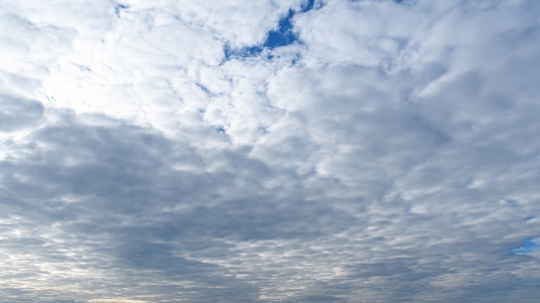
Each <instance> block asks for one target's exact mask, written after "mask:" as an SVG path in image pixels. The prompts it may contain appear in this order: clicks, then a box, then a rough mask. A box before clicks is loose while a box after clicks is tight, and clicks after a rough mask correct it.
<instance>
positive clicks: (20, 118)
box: [0, 95, 44, 131]
mask: <svg viewBox="0 0 540 303" xmlns="http://www.w3.org/2000/svg"><path fill="white" fill-rule="evenodd" d="M0 100H1V101H0V102H1V107H0V130H1V131H13V130H17V129H20V128H23V127H26V126H31V125H34V124H36V123H38V122H39V120H40V119H41V117H42V116H43V111H44V109H43V105H42V104H41V103H40V102H38V101H36V100H27V99H25V98H21V97H15V96H10V95H0Z"/></svg>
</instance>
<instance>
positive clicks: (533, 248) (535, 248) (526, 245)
mask: <svg viewBox="0 0 540 303" xmlns="http://www.w3.org/2000/svg"><path fill="white" fill-rule="evenodd" d="M538 242H540V238H536V239H525V241H523V245H521V247H519V248H514V249H512V253H514V254H515V255H526V254H530V253H533V252H540V245H539V244H538Z"/></svg>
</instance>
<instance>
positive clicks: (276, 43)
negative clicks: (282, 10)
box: [224, 0, 315, 65]
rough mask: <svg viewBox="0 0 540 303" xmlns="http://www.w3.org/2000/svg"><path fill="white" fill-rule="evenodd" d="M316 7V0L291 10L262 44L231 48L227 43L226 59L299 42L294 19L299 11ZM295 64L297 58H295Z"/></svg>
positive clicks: (249, 55)
mask: <svg viewBox="0 0 540 303" xmlns="http://www.w3.org/2000/svg"><path fill="white" fill-rule="evenodd" d="M314 8H315V0H309V1H308V2H307V3H304V4H303V5H302V6H301V8H300V10H299V11H294V10H292V9H290V10H289V12H288V14H287V16H285V17H284V18H282V19H281V20H279V23H278V28H277V30H271V31H269V32H268V34H267V35H266V41H264V43H263V44H262V45H255V46H249V47H244V48H241V49H231V48H230V46H229V45H225V47H224V52H225V61H228V60H230V59H233V58H236V59H238V58H247V57H253V56H258V55H260V54H261V53H262V52H263V51H264V50H274V49H275V48H278V47H282V46H288V45H292V44H294V43H296V42H298V35H297V34H296V33H294V32H293V27H294V26H293V24H292V19H293V18H294V16H296V15H297V14H299V13H306V12H308V11H310V10H313V9H314ZM273 58H274V56H272V55H268V56H267V59H269V60H272V59H273ZM293 61H294V62H293V65H294V64H295V63H296V61H297V60H293Z"/></svg>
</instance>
